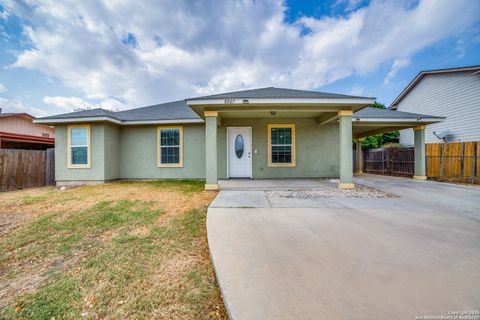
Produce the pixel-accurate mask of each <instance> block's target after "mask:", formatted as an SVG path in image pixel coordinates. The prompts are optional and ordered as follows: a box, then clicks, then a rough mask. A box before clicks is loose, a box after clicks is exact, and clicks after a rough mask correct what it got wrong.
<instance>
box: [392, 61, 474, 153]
mask: <svg viewBox="0 0 480 320" xmlns="http://www.w3.org/2000/svg"><path fill="white" fill-rule="evenodd" d="M389 109H390V110H397V111H403V112H415V113H426V114H429V113H432V112H434V113H435V114H436V115H438V116H442V117H445V118H446V119H445V121H442V122H438V123H434V124H432V125H431V126H428V128H427V130H426V132H425V143H439V142H466V141H480V126H479V123H480V66H469V67H460V68H449V69H437V70H426V71H421V72H420V73H419V74H418V75H417V76H416V77H415V78H414V79H413V80H412V81H411V82H410V83H409V84H408V85H407V86H406V87H405V89H404V90H403V91H402V92H401V93H400V94H399V95H398V97H397V98H395V100H394V101H393V102H392V104H391V105H390V107H389ZM400 143H401V144H403V145H407V146H410V145H413V143H414V141H413V131H412V129H406V130H401V131H400Z"/></svg>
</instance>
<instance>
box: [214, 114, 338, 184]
mask: <svg viewBox="0 0 480 320" xmlns="http://www.w3.org/2000/svg"><path fill="white" fill-rule="evenodd" d="M269 123H294V124H295V125H296V128H295V131H296V148H297V154H296V155H297V165H296V167H294V168H291V167H268V161H267V160H268V150H267V148H268V142H267V125H268V124H269ZM229 126H237V127H240V126H245V127H252V156H253V159H252V167H253V177H254V178H260V179H269V178H318V177H338V176H339V174H340V166H339V159H340V149H339V129H338V124H337V123H331V124H326V125H323V126H319V125H318V124H317V121H316V119H301V118H296V119H284V118H282V119H275V121H273V120H272V119H269V118H253V119H222V125H221V126H220V127H219V128H218V138H217V139H218V146H217V150H218V177H219V179H225V178H226V177H227V140H226V139H227V127H229ZM255 149H256V150H257V153H256V154H255Z"/></svg>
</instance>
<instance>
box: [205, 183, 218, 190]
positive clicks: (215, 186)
mask: <svg viewBox="0 0 480 320" xmlns="http://www.w3.org/2000/svg"><path fill="white" fill-rule="evenodd" d="M205 191H218V183H206V184H205Z"/></svg>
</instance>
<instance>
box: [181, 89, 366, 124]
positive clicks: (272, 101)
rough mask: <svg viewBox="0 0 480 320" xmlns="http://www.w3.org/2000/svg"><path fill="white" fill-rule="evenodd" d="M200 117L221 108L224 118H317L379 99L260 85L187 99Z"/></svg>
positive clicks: (357, 108) (362, 106)
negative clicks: (279, 116)
mask: <svg viewBox="0 0 480 320" xmlns="http://www.w3.org/2000/svg"><path fill="white" fill-rule="evenodd" d="M185 101H186V103H187V105H188V106H189V107H191V108H192V109H193V110H194V111H195V112H196V113H197V114H198V115H199V116H200V117H204V116H205V111H218V112H219V114H220V117H235V118H241V117H243V118H244V117H265V116H268V115H269V114H270V113H272V112H275V113H279V114H281V115H282V116H284V117H285V116H291V117H315V116H319V115H321V113H324V112H333V113H336V112H337V111H339V110H351V111H354V112H355V111H358V110H360V109H362V108H364V107H366V106H368V105H371V104H373V103H374V102H375V98H371V97H358V96H349V95H342V94H335V93H326V92H317V91H306V90H295V89H285V88H274V87H269V88H260V89H252V90H243V91H235V92H228V93H222V94H215V95H210V96H204V97H197V98H190V99H186V100H185Z"/></svg>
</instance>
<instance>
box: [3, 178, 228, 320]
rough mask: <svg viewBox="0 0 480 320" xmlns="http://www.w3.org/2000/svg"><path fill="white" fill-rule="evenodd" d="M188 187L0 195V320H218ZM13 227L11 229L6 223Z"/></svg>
mask: <svg viewBox="0 0 480 320" xmlns="http://www.w3.org/2000/svg"><path fill="white" fill-rule="evenodd" d="M214 196H215V194H214V193H210V192H208V193H207V192H204V191H203V183H201V182H195V181H172V182H124V183H120V182H119V183H112V184H107V185H99V186H86V187H80V188H75V189H70V190H67V191H63V192H62V191H59V190H57V189H54V188H42V189H35V190H25V191H17V192H10V193H4V194H1V195H0V208H2V213H1V216H2V219H3V221H4V222H6V225H7V226H8V227H7V228H6V230H7V231H4V232H3V234H1V235H0V301H1V302H0V317H1V318H6V319H18V318H20V319H31V318H45V319H50V318H52V317H55V318H56V319H63V318H66V319H73V318H75V319H76V318H83V319H104V318H111V319H124V318H129V319H145V318H161V319H217V318H218V319H224V318H226V315H225V311H224V308H223V304H222V300H221V297H220V294H219V290H218V287H217V285H216V282H215V277H214V273H213V269H212V266H211V262H210V259H209V254H208V246H207V242H206V230H205V215H206V207H207V206H208V204H209V203H210V202H211V200H212V199H213V197H214ZM12 221H14V222H12Z"/></svg>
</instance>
